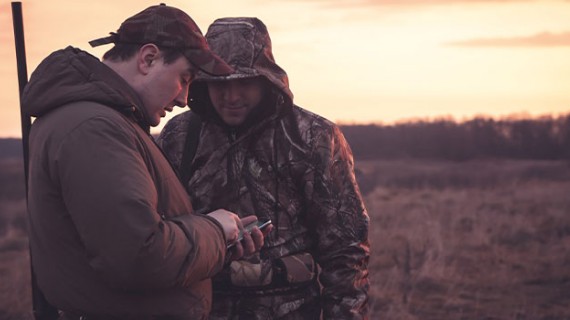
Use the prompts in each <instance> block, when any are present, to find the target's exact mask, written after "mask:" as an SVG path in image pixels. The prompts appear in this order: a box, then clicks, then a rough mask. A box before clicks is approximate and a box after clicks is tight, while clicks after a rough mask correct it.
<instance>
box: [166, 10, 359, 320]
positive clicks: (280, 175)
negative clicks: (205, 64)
mask: <svg viewBox="0 0 570 320" xmlns="http://www.w3.org/2000/svg"><path fill="white" fill-rule="evenodd" d="M206 39H207V40H208V44H209V45H210V47H211V48H212V51H214V52H215V53H216V54H217V55H219V56H220V57H221V58H223V59H224V60H225V61H226V62H228V63H229V64H230V65H231V66H232V67H233V68H234V69H235V70H236V71H235V72H234V73H232V74H230V75H223V76H216V75H210V74H207V73H204V72H200V73H198V76H197V78H196V80H195V81H194V82H193V83H192V84H191V86H190V93H189V103H188V104H189V106H190V108H191V109H192V110H191V111H189V112H185V113H182V114H181V115H178V116H176V117H175V118H173V119H172V120H171V121H169V122H168V124H167V125H166V126H165V128H164V129H163V131H162V132H161V135H160V137H159V144H160V145H161V147H163V149H164V150H165V153H166V155H167V157H168V158H169V159H170V160H171V162H172V163H173V164H174V166H175V167H176V168H178V169H179V171H180V174H181V176H182V177H183V178H184V179H185V184H186V188H187V191H188V192H189V194H190V198H191V200H192V204H193V206H194V208H195V210H196V211H197V212H198V213H207V212H209V211H211V210H215V209H218V208H226V209H228V210H231V211H233V212H236V213H237V214H238V215H240V216H247V215H250V214H255V215H257V217H258V218H259V220H261V221H264V220H268V219H270V220H271V221H273V226H274V227H275V228H274V230H273V231H272V232H271V233H270V234H269V235H268V236H267V237H266V238H265V246H264V247H263V248H262V249H261V252H260V253H259V254H256V255H253V256H251V257H248V258H247V259H244V260H240V261H233V262H232V263H231V265H229V266H228V267H226V268H224V270H223V271H222V273H220V274H219V275H217V276H216V277H214V279H213V282H214V298H213V308H212V314H211V316H210V319H228V320H229V319H232V320H235V319H240V320H252V319H310V320H313V319H319V317H320V316H321V313H322V317H323V318H324V319H365V318H367V317H368V287H369V282H368V258H369V254H370V253H369V243H368V214H367V212H366V208H365V207H364V203H363V201H362V197H361V195H360V191H359V188H358V185H357V183H356V180H355V176H354V170H353V167H354V165H353V158H352V153H351V151H350V147H349V146H348V144H347V142H346V140H345V139H344V136H343V134H342V133H341V131H340V129H339V128H338V127H337V126H336V125H335V124H333V123H332V122H330V121H328V120H326V119H324V118H322V117H320V116H318V115H316V114H313V113H311V112H309V111H307V110H305V109H302V108H300V107H298V106H296V105H295V104H294V103H293V94H292V93H291V91H290V89H289V82H288V78H287V74H286V73H285V71H284V70H283V69H281V68H280V67H279V66H278V65H277V64H276V62H275V60H274V58H273V54H272V51H271V41H270V38H269V33H268V31H267V29H266V27H265V25H264V24H263V23H262V22H261V21H260V20H259V19H256V18H222V19H218V20H216V21H215V22H214V23H213V24H212V25H210V27H209V29H208V33H207V34H206Z"/></svg>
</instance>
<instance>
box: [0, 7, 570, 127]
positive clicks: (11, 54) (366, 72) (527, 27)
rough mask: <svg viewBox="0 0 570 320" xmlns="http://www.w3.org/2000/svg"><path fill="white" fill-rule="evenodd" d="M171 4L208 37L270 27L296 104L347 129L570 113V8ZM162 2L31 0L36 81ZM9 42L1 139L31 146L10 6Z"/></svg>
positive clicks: (2, 18)
mask: <svg viewBox="0 0 570 320" xmlns="http://www.w3.org/2000/svg"><path fill="white" fill-rule="evenodd" d="M165 2H166V3H167V4H168V5H172V6H176V7H179V8H181V9H183V10H185V11H186V12H188V13H189V14H190V15H191V16H192V17H193V18H194V20H195V21H196V22H197V23H198V25H199V26H200V27H201V29H202V31H203V32H205V31H206V29H207V27H208V25H209V24H210V23H211V22H212V21H213V20H214V19H215V18H218V17H222V16H257V17H258V18H260V19H262V20H263V21H264V22H265V23H266V24H267V26H268V28H269V31H270V33H271V38H272V40H273V47H274V55H275V58H276V60H277V62H278V63H279V64H280V65H281V66H282V67H283V68H284V69H285V70H286V71H287V72H288V74H289V78H290V84H291V88H292V91H293V93H294V94H295V102H296V103H297V104H299V105H300V106H302V107H305V108H306V109H309V110H311V111H313V112H316V113H319V114H321V115H323V116H325V117H327V118H329V119H330V120H333V121H336V122H340V123H353V122H356V123H371V122H383V123H393V122H397V121H400V120H404V119H410V118H429V119H433V118H435V117H444V116H451V117H453V118H455V119H457V120H462V119H467V118H471V117H474V116H476V115H487V116H495V117H502V116H506V115H511V114H530V115H544V114H552V115H558V114H566V113H568V112H570V90H569V89H570V88H569V85H570V0H534V1H533V0H496V1H493V0H226V1H221V0H208V1H203V0H185V1H165ZM157 3H159V1H145V0H120V1H117V0H114V1H111V0H98V1H92V0H89V1H87V0H27V1H26V0H23V1H22V7H23V11H24V29H25V33H26V35H25V36H26V51H27V58H28V71H29V72H30V73H31V72H32V71H33V70H34V68H35V67H36V66H37V64H38V63H39V62H40V61H41V60H42V59H43V58H44V57H45V56H47V55H48V54H49V53H51V52H52V51H54V50H57V49H60V48H63V47H65V46H67V45H73V46H77V47H80V48H82V49H84V50H87V51H89V52H91V53H93V54H94V55H95V56H98V57H100V56H101V55H102V53H103V52H104V51H105V50H107V49H108V48H109V46H104V47H102V48H97V50H94V49H92V48H89V46H88V44H87V42H88V41H89V40H92V39H94V38H98V37H101V36H104V35H106V34H108V33H109V32H111V31H116V29H117V28H118V27H119V25H120V23H121V22H122V21H123V20H124V19H125V18H127V17H129V16H131V15H133V14H135V13H137V12H139V11H141V10H142V9H144V8H146V7H148V6H150V5H154V4H157ZM0 43H1V46H0V87H1V88H2V95H0V115H1V116H0V137H19V136H20V135H21V133H20V119H19V109H18V108H19V100H18V85H17V71H16V58H15V50H14V39H13V29H12V17H11V7H10V1H5V0H0ZM178 110H180V111H182V109H178ZM180 111H178V112H180ZM165 122H166V121H165V120H163V122H162V123H161V125H163V124H164V123H165ZM160 128H161V127H160V126H159V127H157V128H154V129H153V132H158V131H159V130H160Z"/></svg>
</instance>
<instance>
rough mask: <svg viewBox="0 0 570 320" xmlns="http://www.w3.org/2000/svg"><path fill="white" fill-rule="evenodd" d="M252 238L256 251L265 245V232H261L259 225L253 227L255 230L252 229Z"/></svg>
mask: <svg viewBox="0 0 570 320" xmlns="http://www.w3.org/2000/svg"><path fill="white" fill-rule="evenodd" d="M251 239H252V240H253V246H254V249H255V251H258V250H259V249H261V247H263V242H264V236H263V232H261V230H259V228H257V227H255V228H253V230H252V231H251Z"/></svg>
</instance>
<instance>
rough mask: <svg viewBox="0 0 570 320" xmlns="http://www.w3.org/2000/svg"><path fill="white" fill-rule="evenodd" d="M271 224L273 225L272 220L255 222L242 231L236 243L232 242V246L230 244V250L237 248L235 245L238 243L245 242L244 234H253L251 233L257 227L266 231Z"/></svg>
mask: <svg viewBox="0 0 570 320" xmlns="http://www.w3.org/2000/svg"><path fill="white" fill-rule="evenodd" d="M270 224H271V220H267V221H259V220H258V221H256V222H253V223H250V224H248V225H246V226H245V227H244V228H243V231H240V233H239V235H238V238H237V240H236V241H234V242H232V243H230V244H228V249H230V248H232V247H233V246H235V244H236V243H237V242H238V241H242V240H243V233H244V232H247V233H249V234H251V231H252V230H253V228H255V227H256V226H257V227H258V228H259V230H261V231H263V230H264V229H265V228H267V227H268V226H269V225H270Z"/></svg>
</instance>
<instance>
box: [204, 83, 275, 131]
mask: <svg viewBox="0 0 570 320" xmlns="http://www.w3.org/2000/svg"><path fill="white" fill-rule="evenodd" d="M263 90H264V84H263V79H261V78H259V77H257V78H246V79H235V80H228V81H211V82H208V93H209V94H210V100H211V101H212V104H213V105H214V109H215V110H216V112H217V113H218V115H219V116H220V118H222V120H223V121H224V122H225V123H226V124H227V125H230V126H239V125H240V124H242V123H243V122H244V121H245V119H246V118H247V116H248V115H249V114H250V113H251V111H252V110H253V109H254V108H255V107H256V106H257V105H258V104H259V102H260V101H261V99H262V98H263Z"/></svg>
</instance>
